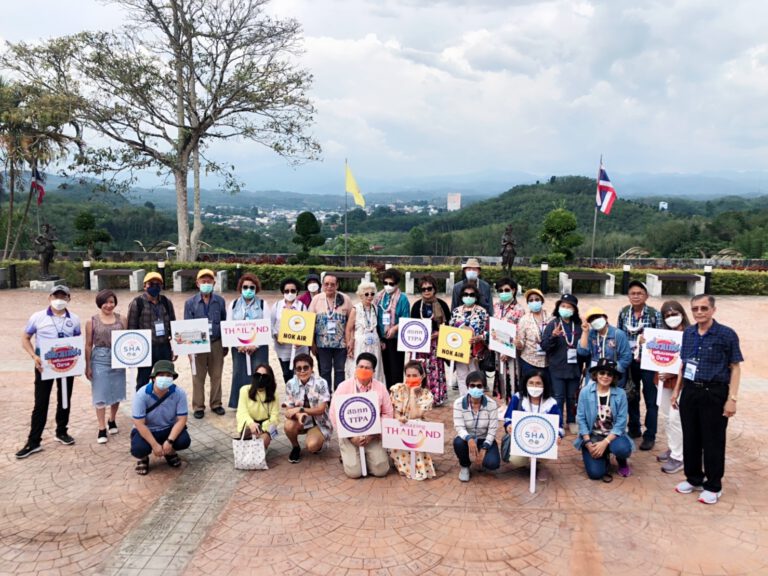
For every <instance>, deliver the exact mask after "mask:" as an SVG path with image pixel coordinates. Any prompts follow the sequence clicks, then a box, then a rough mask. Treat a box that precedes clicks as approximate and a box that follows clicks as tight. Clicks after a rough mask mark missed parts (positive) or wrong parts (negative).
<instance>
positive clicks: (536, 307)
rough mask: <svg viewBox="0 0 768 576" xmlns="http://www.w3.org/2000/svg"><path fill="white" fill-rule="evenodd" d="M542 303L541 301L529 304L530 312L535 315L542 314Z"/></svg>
mask: <svg viewBox="0 0 768 576" xmlns="http://www.w3.org/2000/svg"><path fill="white" fill-rule="evenodd" d="M541 307H542V303H541V302H539V301H536V302H528V310H530V311H531V312H533V313H534V314H535V313H536V312H541Z"/></svg>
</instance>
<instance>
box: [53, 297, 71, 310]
mask: <svg viewBox="0 0 768 576" xmlns="http://www.w3.org/2000/svg"><path fill="white" fill-rule="evenodd" d="M66 307H67V301H66V300H62V299H61V298H57V299H56V300H51V308H53V309H54V310H56V311H57V312H61V311H62V310H64V309H65V308H66Z"/></svg>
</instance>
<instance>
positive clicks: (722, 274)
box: [13, 260, 768, 296]
mask: <svg viewBox="0 0 768 576" xmlns="http://www.w3.org/2000/svg"><path fill="white" fill-rule="evenodd" d="M13 263H14V264H16V274H17V279H18V284H19V286H22V287H24V286H28V285H29V282H30V280H35V279H37V278H38V276H39V264H38V262H37V261H32V260H21V261H16V262H13ZM149 264H152V263H149V262H94V263H93V267H94V268H131V269H137V268H143V269H145V270H146V271H147V272H149V271H154V270H157V267H156V265H149ZM204 266H205V264H201V263H195V264H184V263H176V262H167V263H166V269H165V274H166V278H167V279H168V280H167V281H168V283H169V284H170V282H171V280H170V279H171V277H172V274H173V271H174V270H179V269H185V268H202V267H204ZM236 268H237V265H236V264H223V263H216V265H215V266H214V269H215V270H216V271H218V270H228V271H229V274H228V284H229V285H228V286H227V289H229V290H233V289H234V288H235V281H234V278H235V270H236ZM313 269H317V270H322V268H316V267H314V266H306V265H288V264H284V265H274V264H254V265H242V267H241V270H242V272H243V273H244V272H252V273H254V274H256V276H258V278H259V279H260V280H261V283H262V287H263V288H264V289H265V290H276V289H277V288H278V286H279V284H280V281H281V280H282V279H284V278H289V277H293V278H296V279H298V280H302V281H303V280H304V279H305V278H306V276H307V274H308V273H309V272H310V271H311V270H313ZM334 269H335V268H334ZM345 270H346V271H350V272H353V271H361V272H365V271H370V272H371V274H372V277H373V278H374V279H375V280H378V277H379V275H380V273H381V272H382V270H383V269H382V268H367V267H363V266H357V267H349V268H346V269H345ZM398 270H400V271H401V272H403V277H405V272H406V271H411V272H428V271H432V272H454V273H455V274H456V279H457V281H458V279H459V278H460V276H461V268H460V267H458V266H398ZM562 270H568V271H583V272H587V271H590V269H589V268H568V267H565V268H550V270H549V290H550V291H556V290H557V278H558V273H559V272H560V271H562ZM602 271H604V272H610V273H611V274H614V275H615V276H616V294H619V293H620V292H621V276H622V271H621V270H611V269H607V270H601V272H602ZM51 272H52V273H53V274H57V275H58V276H60V277H61V278H62V281H63V282H65V283H66V284H67V285H68V286H71V287H73V288H82V287H83V286H84V283H83V280H84V279H83V268H82V265H81V264H80V263H79V262H54V263H53V264H52V265H51ZM654 272H659V273H665V274H668V273H687V274H690V273H691V271H690V270H663V271H654V270H652V269H642V270H641V269H637V270H632V271H631V273H630V277H631V279H633V280H641V281H645V275H646V273H654ZM503 275H504V271H503V270H502V269H501V268H499V267H491V266H489V267H486V268H483V278H484V279H485V280H487V281H489V282H491V283H493V282H495V281H496V280H498V279H500V278H501V277H502V276H503ZM512 277H513V278H514V279H515V280H517V281H518V282H519V283H520V284H521V285H522V286H524V287H526V288H530V287H532V286H534V287H538V286H539V284H540V278H541V272H540V271H539V269H538V268H513V269H512ZM109 281H110V282H112V283H113V287H114V288H122V289H126V288H128V279H127V278H110V279H109ZM403 283H404V282H403ZM356 284H357V282H356V281H343V282H342V286H341V288H342V290H346V291H353V290H354V289H355V288H356ZM573 288H574V292H577V293H589V292H597V291H598V287H597V283H595V282H584V281H576V282H575V283H574V287H573ZM712 292H713V293H714V294H719V295H737V294H740V295H745V296H766V295H768V272H750V271H730V270H727V271H726V270H715V271H714V272H713V274H712ZM664 293H665V294H670V295H671V294H684V293H685V285H683V284H681V283H670V284H665V287H664Z"/></svg>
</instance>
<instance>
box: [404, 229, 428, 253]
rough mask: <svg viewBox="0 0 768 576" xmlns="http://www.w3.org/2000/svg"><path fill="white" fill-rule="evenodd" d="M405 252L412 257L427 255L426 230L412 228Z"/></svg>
mask: <svg viewBox="0 0 768 576" xmlns="http://www.w3.org/2000/svg"><path fill="white" fill-rule="evenodd" d="M405 250H406V251H407V252H408V254H411V255H412V256H420V255H422V254H427V250H428V249H427V241H426V237H425V236H424V230H422V229H421V228H411V231H410V232H408V239H407V240H406V241H405Z"/></svg>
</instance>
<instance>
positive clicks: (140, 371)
mask: <svg viewBox="0 0 768 576" xmlns="http://www.w3.org/2000/svg"><path fill="white" fill-rule="evenodd" d="M172 358H173V349H172V348H171V343H170V342H165V343H163V344H155V343H154V342H153V343H152V366H154V365H155V362H157V361H158V360H171V359H172ZM152 366H144V367H143V368H137V369H136V390H138V389H139V388H141V387H142V386H146V385H147V382H149V375H150V374H152Z"/></svg>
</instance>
